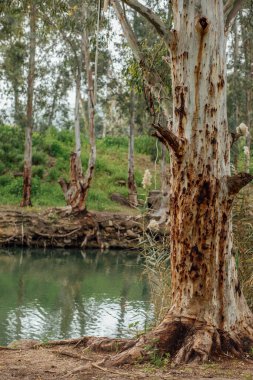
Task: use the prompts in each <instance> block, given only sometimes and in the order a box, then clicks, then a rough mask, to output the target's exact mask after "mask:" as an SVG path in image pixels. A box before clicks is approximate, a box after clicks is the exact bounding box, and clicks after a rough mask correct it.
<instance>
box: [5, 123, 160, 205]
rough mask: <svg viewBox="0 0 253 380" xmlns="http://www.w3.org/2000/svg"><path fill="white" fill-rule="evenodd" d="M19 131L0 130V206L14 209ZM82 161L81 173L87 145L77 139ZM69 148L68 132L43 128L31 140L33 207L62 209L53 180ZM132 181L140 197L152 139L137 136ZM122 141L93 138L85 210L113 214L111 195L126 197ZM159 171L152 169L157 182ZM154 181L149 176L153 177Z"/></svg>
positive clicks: (18, 190) (62, 173)
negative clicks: (94, 147)
mask: <svg viewBox="0 0 253 380" xmlns="http://www.w3.org/2000/svg"><path fill="white" fill-rule="evenodd" d="M23 145H24V132H23V131H22V130H21V129H20V128H16V127H9V126H1V127H0V203H1V204H3V205H6V204H9V205H18V204H19V203H20V200H21V196H22V170H23ZM82 146H83V150H82V163H83V168H84V170H86V167H87V163H88V157H89V145H88V142H87V140H86V139H84V138H83V141H82ZM73 149H74V134H73V132H72V131H66V130H65V131H57V130H55V129H49V130H47V131H46V132H45V133H43V134H41V133H40V134H39V133H37V132H35V133H34V137H33V181H32V194H33V196H32V202H33V205H34V206H37V207H38V206H64V205H65V201H64V197H63V193H62V191H61V188H60V186H59V185H58V180H59V178H61V177H63V178H65V179H68V173H69V155H70V153H71V152H72V151H73ZM135 151H136V172H135V174H136V182H137V186H138V193H139V196H140V197H144V190H143V189H142V184H141V181H142V176H143V173H144V170H145V169H146V168H148V169H150V171H151V172H152V173H153V175H154V171H155V164H154V159H155V157H156V144H155V140H154V139H153V138H151V137H149V136H142V137H137V138H136V142H135ZM127 155H128V138H127V137H107V138H105V139H100V140H97V163H96V171H95V178H94V182H93V184H92V188H91V190H90V192H89V198H88V208H89V209H92V210H98V211H102V210H111V211H119V210H120V209H122V206H120V205H118V204H117V203H115V202H113V201H111V200H110V194H111V193H115V192H116V193H120V194H122V195H125V196H126V195H127V192H128V191H127V187H126V186H124V185H122V183H123V182H122V181H126V180H127V167H128V161H127ZM159 171H160V167H159V166H157V182H159V173H160V172H159ZM153 178H154V177H153Z"/></svg>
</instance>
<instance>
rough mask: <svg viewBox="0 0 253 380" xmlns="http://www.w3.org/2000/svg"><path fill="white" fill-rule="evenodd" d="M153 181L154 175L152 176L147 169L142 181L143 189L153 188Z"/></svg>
mask: <svg viewBox="0 0 253 380" xmlns="http://www.w3.org/2000/svg"><path fill="white" fill-rule="evenodd" d="M151 180H152V175H151V173H150V171H149V170H148V169H146V170H145V172H144V176H143V179H142V186H143V189H147V188H148V187H150V186H151V183H152V182H151Z"/></svg>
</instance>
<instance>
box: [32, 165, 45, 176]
mask: <svg viewBox="0 0 253 380" xmlns="http://www.w3.org/2000/svg"><path fill="white" fill-rule="evenodd" d="M44 173H45V170H44V167H43V166H42V165H39V166H34V167H33V168H32V175H33V177H39V178H43V176H44Z"/></svg>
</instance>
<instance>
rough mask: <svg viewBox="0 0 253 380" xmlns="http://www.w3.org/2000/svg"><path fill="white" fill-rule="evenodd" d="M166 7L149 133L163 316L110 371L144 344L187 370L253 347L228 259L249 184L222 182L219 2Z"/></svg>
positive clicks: (225, 162) (224, 133)
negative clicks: (161, 94)
mask: <svg viewBox="0 0 253 380" xmlns="http://www.w3.org/2000/svg"><path fill="white" fill-rule="evenodd" d="M124 2H126V3H127V4H129V5H131V6H132V7H133V8H134V9H135V10H137V11H138V7H139V6H141V11H140V13H141V14H143V15H144V17H146V18H147V19H148V20H149V19H150V17H152V21H151V23H152V24H153V25H154V24H155V25H154V26H155V28H156V29H157V28H158V29H159V30H158V32H159V34H162V35H163V36H164V38H165V39H167V34H165V33H164V32H163V28H162V26H161V25H160V23H158V22H157V20H156V18H154V17H153V16H152V12H147V11H146V10H145V9H143V6H142V5H141V4H139V2H138V1H135V0H124ZM113 3H115V0H114V1H113ZM136 4H137V5H136ZM172 7H173V19H174V31H173V36H174V39H172V38H170V39H169V41H170V44H169V45H170V51H171V70H172V91H173V124H172V125H169V127H168V129H165V128H163V127H161V126H159V125H154V128H155V130H156V134H157V137H158V138H159V139H160V140H161V141H162V142H163V143H164V144H165V145H166V146H168V147H170V149H171V152H172V153H171V181H170V182H171V183H170V187H171V188H170V226H171V234H170V247H171V249H170V251H171V273H172V278H171V285H172V300H171V308H170V310H169V311H168V313H167V315H166V316H165V318H164V320H163V322H162V323H161V324H160V325H159V326H157V327H156V328H155V329H154V330H153V331H151V332H150V333H148V334H146V335H144V336H143V337H141V338H140V339H139V341H138V343H137V344H136V345H135V346H134V347H133V348H131V349H130V350H128V351H126V352H123V353H121V354H119V355H117V356H116V357H115V358H114V360H113V362H114V363H115V364H119V363H124V362H130V361H133V360H136V359H141V358H142V359H145V358H147V357H149V355H150V354H152V349H151V350H150V351H149V350H147V349H145V347H147V346H149V345H150V346H153V348H154V347H155V348H157V349H159V351H160V352H161V353H166V352H169V353H170V354H171V355H172V356H174V358H175V361H176V362H182V361H183V362H188V361H192V360H196V361H201V360H207V359H209V358H210V357H212V356H215V355H218V354H221V353H226V354H227V353H229V354H232V355H238V356H239V355H242V354H243V351H244V350H247V349H249V348H250V346H251V345H252V343H253V317H252V313H251V312H250V310H249V308H248V306H247V304H246V301H245V298H244V296H243V294H242V290H241V288H240V284H239V281H238V277H237V270H236V263H235V257H234V256H233V255H232V222H231V208H232V204H233V200H234V197H235V195H236V194H237V193H238V191H239V190H240V189H241V188H242V187H243V186H245V185H246V184H247V183H249V182H250V180H252V178H253V177H252V176H250V175H249V174H241V175H238V176H233V177H230V144H231V138H230V134H229V131H228V125H227V109H226V36H225V23H224V17H223V1H222V0H215V1H214V2H213V4H212V6H210V1H209V0H202V1H199V0H194V1H191V2H189V1H185V0H174V1H172ZM144 8H145V7H144ZM146 14H147V15H146Z"/></svg>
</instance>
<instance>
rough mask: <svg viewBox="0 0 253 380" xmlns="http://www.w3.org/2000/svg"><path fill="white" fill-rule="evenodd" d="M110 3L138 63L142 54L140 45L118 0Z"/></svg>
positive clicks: (141, 58)
mask: <svg viewBox="0 0 253 380" xmlns="http://www.w3.org/2000/svg"><path fill="white" fill-rule="evenodd" d="M111 4H112V6H113V8H114V11H115V13H116V15H117V17H118V19H119V22H120V24H121V27H122V29H123V32H124V35H125V37H126V39H127V42H128V44H129V46H130V48H131V49H132V52H133V55H134V57H135V59H136V61H138V62H139V63H140V62H141V61H142V60H143V54H142V53H141V49H140V46H139V44H138V41H137V39H136V37H135V34H134V32H133V30H132V28H131V25H130V24H129V22H128V21H127V19H126V17H125V14H124V10H123V8H122V7H121V5H120V3H119V1H118V0H112V1H111Z"/></svg>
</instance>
